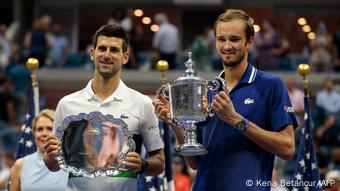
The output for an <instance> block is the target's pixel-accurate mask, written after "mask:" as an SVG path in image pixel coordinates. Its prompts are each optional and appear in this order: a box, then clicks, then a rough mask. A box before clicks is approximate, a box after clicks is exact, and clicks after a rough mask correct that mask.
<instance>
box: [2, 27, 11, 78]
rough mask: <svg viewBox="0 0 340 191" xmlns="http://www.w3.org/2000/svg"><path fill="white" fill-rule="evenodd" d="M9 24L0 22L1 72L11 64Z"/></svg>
mask: <svg viewBox="0 0 340 191" xmlns="http://www.w3.org/2000/svg"><path fill="white" fill-rule="evenodd" d="M6 30H7V26H6V25H5V24H1V23H0V72H4V70H5V69H6V68H7V66H8V64H9V58H10V54H11V45H10V42H9V40H8V39H7V38H6Z"/></svg>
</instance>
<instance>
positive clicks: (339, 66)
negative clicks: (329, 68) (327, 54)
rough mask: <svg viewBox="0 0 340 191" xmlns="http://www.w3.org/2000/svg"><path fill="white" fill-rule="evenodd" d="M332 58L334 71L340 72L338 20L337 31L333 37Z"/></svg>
mask: <svg viewBox="0 0 340 191" xmlns="http://www.w3.org/2000/svg"><path fill="white" fill-rule="evenodd" d="M333 58H334V70H335V71H337V72H340V20H339V21H338V24H337V30H336V31H335V33H334V35H333Z"/></svg>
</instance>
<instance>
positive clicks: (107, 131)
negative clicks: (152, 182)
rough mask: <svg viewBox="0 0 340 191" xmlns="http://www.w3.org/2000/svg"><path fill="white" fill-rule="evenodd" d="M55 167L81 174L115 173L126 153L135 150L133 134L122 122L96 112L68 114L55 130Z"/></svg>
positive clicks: (101, 174)
mask: <svg viewBox="0 0 340 191" xmlns="http://www.w3.org/2000/svg"><path fill="white" fill-rule="evenodd" d="M56 136H57V137H58V138H59V140H61V141H60V143H61V145H60V151H59V156H58V157H57V160H58V163H59V166H60V167H61V168H62V169H63V170H65V171H68V172H72V173H73V174H75V175H80V176H85V177H91V178H94V177H98V176H111V175H117V174H119V173H120V172H121V171H126V169H124V167H123V166H122V164H121V163H122V162H123V161H124V160H125V157H126V154H127V153H128V152H132V151H134V150H135V143H134V141H133V139H132V136H133V134H132V133H131V132H130V131H129V130H128V128H127V125H126V123H125V122H124V121H123V120H122V119H120V118H114V117H113V116H112V115H103V114H102V113H100V112H91V113H89V114H85V113H80V114H78V115H72V116H68V117H66V118H65V119H64V121H63V122H62V124H61V126H59V127H58V128H57V130H56Z"/></svg>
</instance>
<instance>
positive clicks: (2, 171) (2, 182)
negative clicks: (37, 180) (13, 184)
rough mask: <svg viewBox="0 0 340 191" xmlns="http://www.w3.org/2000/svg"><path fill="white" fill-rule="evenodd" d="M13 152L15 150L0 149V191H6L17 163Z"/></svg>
mask: <svg viewBox="0 0 340 191" xmlns="http://www.w3.org/2000/svg"><path fill="white" fill-rule="evenodd" d="M13 152H14V151H13V150H10V149H8V148H0V162H1V166H0V191H2V190H6V186H7V181H8V178H9V176H10V169H11V167H12V166H13V164H14V162H15V159H14V153H13Z"/></svg>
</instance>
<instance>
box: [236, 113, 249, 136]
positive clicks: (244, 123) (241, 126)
mask: <svg viewBox="0 0 340 191" xmlns="http://www.w3.org/2000/svg"><path fill="white" fill-rule="evenodd" d="M241 117H242V116H241ZM249 123H250V122H249V120H248V119H246V118H244V117H242V118H241V120H239V121H238V122H237V123H236V125H235V126H234V128H235V129H237V130H238V131H240V132H241V133H244V132H245V131H246V130H247V129H248V127H249Z"/></svg>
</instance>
